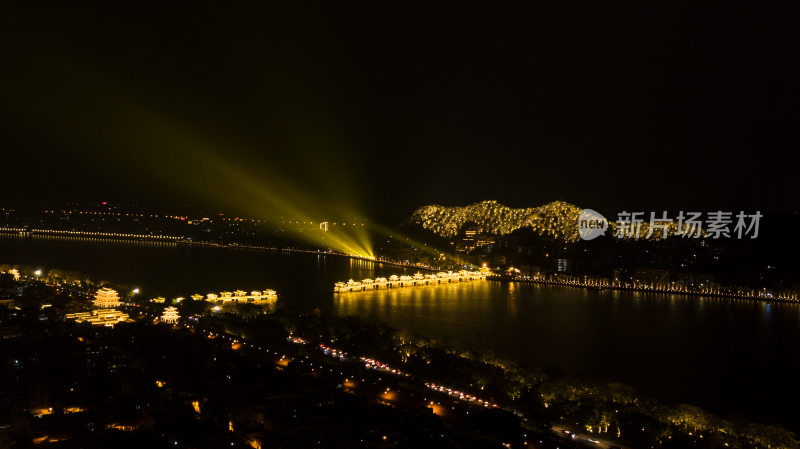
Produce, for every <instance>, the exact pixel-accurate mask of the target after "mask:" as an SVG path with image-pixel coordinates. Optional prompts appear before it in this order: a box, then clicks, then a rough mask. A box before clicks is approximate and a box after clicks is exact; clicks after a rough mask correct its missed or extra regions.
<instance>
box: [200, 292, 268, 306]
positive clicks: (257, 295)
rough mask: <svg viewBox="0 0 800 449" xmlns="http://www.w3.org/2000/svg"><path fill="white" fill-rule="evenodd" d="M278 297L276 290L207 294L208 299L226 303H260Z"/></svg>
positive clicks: (201, 297)
mask: <svg viewBox="0 0 800 449" xmlns="http://www.w3.org/2000/svg"><path fill="white" fill-rule="evenodd" d="M277 298H278V294H277V293H275V290H264V291H251V292H250V294H249V295H248V294H247V292H245V291H243V290H236V291H235V292H220V294H219V295H217V294H214V293H209V294H208V295H207V296H206V301H208V302H217V303H219V302H221V303H226V302H230V301H236V302H252V303H260V302H262V301H271V300H275V299H277ZM192 299H195V300H199V299H203V296H202V295H192Z"/></svg>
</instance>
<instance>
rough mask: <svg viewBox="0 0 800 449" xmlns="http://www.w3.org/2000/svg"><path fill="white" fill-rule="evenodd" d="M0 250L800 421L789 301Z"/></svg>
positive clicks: (299, 256) (238, 256) (195, 256)
mask: <svg viewBox="0 0 800 449" xmlns="http://www.w3.org/2000/svg"><path fill="white" fill-rule="evenodd" d="M0 263H8V264H20V265H22V264H29V265H31V266H33V267H34V268H41V269H43V270H47V269H50V268H60V269H66V270H75V271H81V272H85V273H90V274H93V275H94V276H95V278H96V279H100V278H103V279H108V280H110V281H113V282H120V283H133V284H136V285H137V286H139V288H140V289H141V294H142V295H144V296H145V297H155V296H164V297H167V298H174V297H178V296H183V297H188V296H190V295H192V294H195V293H199V294H202V295H206V294H208V293H216V292H220V291H233V290H237V289H241V290H245V291H251V290H265V289H268V288H269V289H274V290H276V291H277V292H278V293H279V294H280V295H281V297H282V298H283V299H284V300H285V301H286V302H287V303H288V304H290V305H292V306H293V307H295V308H298V309H307V310H311V309H314V308H316V307H318V308H319V309H320V310H321V311H323V312H324V313H328V314H334V315H348V314H357V315H369V314H374V315H377V316H378V317H380V318H381V319H383V320H385V321H387V322H388V323H389V324H390V325H392V326H394V327H398V328H402V327H410V328H411V329H412V330H414V331H415V332H417V333H419V334H422V335H426V336H428V337H431V338H437V339H443V340H445V341H450V342H453V343H456V344H460V345H464V346H467V347H471V348H475V349H491V350H493V351H494V352H496V353H497V354H498V355H501V356H507V357H512V358H516V359H519V360H520V361H524V362H525V363H526V364H528V365H531V366H539V367H548V366H556V367H559V368H561V369H563V370H565V371H567V372H570V373H573V374H580V375H583V376H585V377H587V378H593V379H598V380H607V381H619V382H624V383H627V384H629V385H631V386H633V387H634V388H635V389H636V390H637V391H639V392H641V393H643V394H646V395H649V396H652V397H656V398H659V399H661V400H663V401H668V402H669V401H675V402H685V403H689V404H693V405H697V406H700V407H703V408H706V409H709V410H711V411H713V412H715V413H718V414H720V415H722V416H730V415H742V416H744V417H745V418H747V419H749V420H752V421H758V422H768V423H778V424H781V425H783V426H785V427H787V428H789V429H791V430H793V431H798V430H800V420H799V418H800V409H799V408H798V407H796V406H795V404H796V400H797V399H798V398H800V386H799V382H798V381H799V380H800V362H798V360H797V357H798V355H800V306H798V305H795V304H783V303H769V304H768V303H764V302H751V301H744V300H723V299H716V298H702V297H687V296H680V295H668V294H649V293H636V292H617V291H606V292H598V291H591V290H583V289H576V288H567V287H553V286H543V285H534V284H514V283H500V282H496V281H473V282H466V283H460V284H445V285H438V286H426V287H409V288H403V289H391V290H378V291H368V292H353V293H343V294H335V293H332V290H333V284H334V283H335V282H337V281H346V280H348V279H355V280H359V279H363V278H375V277H377V276H389V275H391V274H413V272H415V271H413V270H404V269H402V268H397V267H388V266H387V267H384V266H380V265H377V264H375V263H373V262H367V261H356V260H351V259H347V258H342V257H334V256H317V255H312V254H305V253H295V254H286V253H284V254H279V253H276V252H268V251H255V250H244V249H228V248H209V247H198V246H187V245H181V244H167V243H161V244H156V243H138V242H118V241H117V242H112V241H97V240H89V239H81V238H60V237H17V236H10V235H2V234H0Z"/></svg>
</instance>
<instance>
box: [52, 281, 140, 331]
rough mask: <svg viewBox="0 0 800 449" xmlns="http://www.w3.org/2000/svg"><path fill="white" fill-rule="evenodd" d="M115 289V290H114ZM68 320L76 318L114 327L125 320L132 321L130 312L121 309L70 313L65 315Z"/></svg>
mask: <svg viewBox="0 0 800 449" xmlns="http://www.w3.org/2000/svg"><path fill="white" fill-rule="evenodd" d="M112 291H113V290H112ZM64 317H65V318H66V319H68V320H75V321H76V322H78V323H83V322H89V323H91V324H92V325H93V326H107V327H114V325H115V324H117V323H121V322H125V323H132V322H133V320H131V319H130V318H128V314H127V313H124V312H122V311H120V310H115V309H108V310H92V311H91V312H80V313H68V314H66V315H64Z"/></svg>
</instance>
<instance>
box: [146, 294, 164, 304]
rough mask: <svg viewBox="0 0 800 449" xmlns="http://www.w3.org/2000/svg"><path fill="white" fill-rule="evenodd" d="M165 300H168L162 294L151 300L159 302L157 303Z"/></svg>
mask: <svg viewBox="0 0 800 449" xmlns="http://www.w3.org/2000/svg"><path fill="white" fill-rule="evenodd" d="M165 301H166V299H165V298H163V297H161V296H159V297H158V298H153V299H151V300H150V302H157V303H164V302H165Z"/></svg>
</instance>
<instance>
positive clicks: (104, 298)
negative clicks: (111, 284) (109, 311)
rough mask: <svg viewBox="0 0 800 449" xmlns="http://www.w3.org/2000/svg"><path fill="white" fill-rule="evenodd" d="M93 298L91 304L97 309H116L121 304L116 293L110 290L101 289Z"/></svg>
mask: <svg viewBox="0 0 800 449" xmlns="http://www.w3.org/2000/svg"><path fill="white" fill-rule="evenodd" d="M94 298H95V299H94V301H93V302H94V305H95V306H97V307H117V306H119V305H120V304H121V303H120V302H119V295H117V291H116V290H112V289H110V288H101V289H100V290H98V291H97V294H95V295H94Z"/></svg>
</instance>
